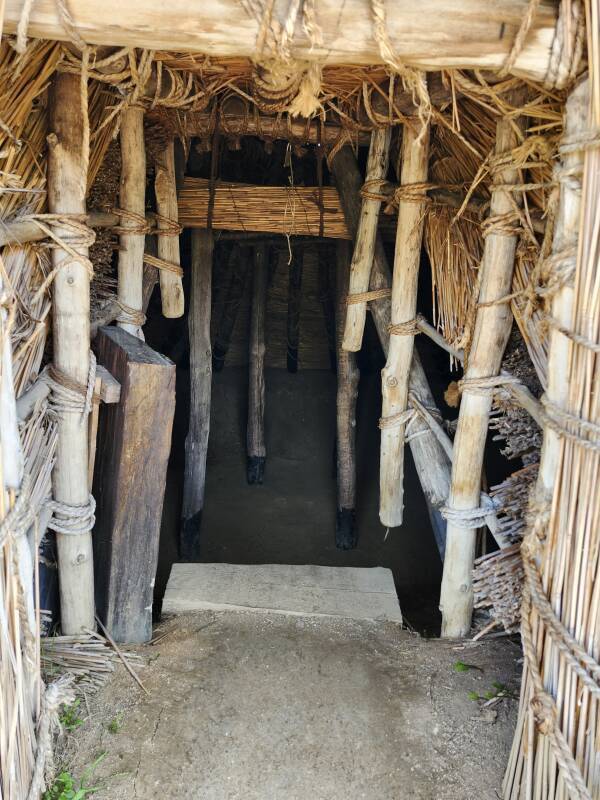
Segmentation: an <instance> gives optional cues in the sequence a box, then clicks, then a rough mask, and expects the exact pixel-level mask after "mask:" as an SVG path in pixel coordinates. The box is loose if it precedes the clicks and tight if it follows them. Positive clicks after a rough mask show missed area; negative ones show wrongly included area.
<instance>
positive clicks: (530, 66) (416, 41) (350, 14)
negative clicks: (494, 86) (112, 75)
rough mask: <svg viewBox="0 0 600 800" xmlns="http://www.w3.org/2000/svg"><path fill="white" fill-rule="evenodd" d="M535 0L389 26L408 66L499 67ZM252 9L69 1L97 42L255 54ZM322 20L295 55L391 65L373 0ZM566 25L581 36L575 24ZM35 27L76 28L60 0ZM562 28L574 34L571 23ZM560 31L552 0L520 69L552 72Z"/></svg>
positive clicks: (464, 1) (459, 5)
mask: <svg viewBox="0 0 600 800" xmlns="http://www.w3.org/2000/svg"><path fill="white" fill-rule="evenodd" d="M527 8H528V0H497V2H495V3H494V5H493V7H491V8H490V7H489V6H488V5H487V4H485V3H484V4H482V3H481V2H480V0H460V2H456V1H453V2H449V1H448V0H421V2H419V3H409V2H402V3H396V4H395V5H394V7H393V13H389V14H388V18H387V23H386V29H387V34H388V37H389V42H390V44H391V47H392V48H393V50H394V51H395V53H396V55H397V57H398V58H399V60H400V61H401V62H402V63H403V64H406V65H407V66H413V67H418V68H419V69H425V70H439V69H452V68H462V69H491V70H497V69H500V68H501V67H502V66H503V65H504V63H505V62H506V60H507V57H508V55H509V53H510V52H511V49H512V47H513V44H514V41H515V37H516V35H517V32H518V30H519V28H520V26H521V22H522V20H523V18H524V16H525V15H526V13H527ZM248 9H249V7H246V10H244V11H240V6H239V3H238V2H237V0H209V1H208V2H206V3H204V5H203V7H202V14H192V15H190V11H189V3H188V2H187V0H172V2H170V3H168V4H165V3H164V2H162V0H145V1H144V2H140V1H139V0H138V1H137V2H129V3H123V2H122V1H121V0H105V1H104V2H103V3H102V4H101V5H99V4H98V3H97V2H96V1H95V0H71V2H70V5H69V10H70V16H71V18H72V20H73V24H74V27H75V30H76V31H77V33H78V34H79V35H80V36H81V37H82V38H83V40H84V41H86V42H88V43H89V44H104V45H115V46H126V47H140V48H147V49H152V50H170V51H179V52H190V53H192V52H194V53H198V52H200V53H205V54H207V55H209V56H234V57H237V58H240V57H246V58H254V57H255V56H256V46H257V45H256V42H257V36H258V35H259V30H260V24H261V14H260V13H254V12H253V11H249V10H248ZM22 10H23V2H22V0H7V2H6V9H5V17H4V24H5V30H6V32H7V33H10V34H14V33H15V32H16V30H17V26H18V24H19V21H20V19H21V15H22ZM288 14H289V10H288V3H287V2H285V0H276V2H275V4H274V6H273V10H272V19H273V25H274V26H279V25H283V24H284V23H285V21H286V19H287V17H288ZM300 16H301V15H299V17H300ZM316 21H317V23H318V25H319V29H320V30H321V31H322V41H321V42H319V43H315V42H314V41H311V40H310V39H309V37H308V35H307V33H306V31H305V30H304V28H303V26H302V23H301V19H298V21H297V24H296V29H295V31H294V35H293V38H292V45H291V51H292V56H293V57H294V58H297V59H301V60H307V61H318V62H319V63H333V64H379V63H382V56H381V51H380V47H379V45H378V43H377V41H376V38H375V36H374V32H373V18H372V11H371V5H370V3H368V2H366V1H365V0H347V2H346V3H345V4H344V5H343V6H342V7H340V4H339V2H338V1H337V0H322V2H320V3H319V8H318V12H317V20H316ZM576 27H577V26H575V25H573V28H576ZM566 30H567V32H568V33H570V35H571V36H573V37H574V36H575V31H572V32H571V31H569V29H568V27H567V28H566ZM28 32H29V35H30V36H33V37H37V38H42V39H59V40H62V41H66V40H68V39H69V36H70V35H69V33H68V31H67V30H66V28H65V26H64V24H63V22H62V19H61V14H60V11H59V8H58V7H57V6H56V4H55V1H54V0H37V1H36V3H34V4H33V6H32V8H31V11H30V15H29V26H28ZM560 34H562V35H565V32H564V30H561V31H560ZM556 37H557V3H556V2H553V1H552V0H542V2H541V3H540V5H539V7H538V9H537V13H536V14H535V15H534V18H533V20H532V24H531V27H530V30H529V34H528V36H527V37H526V40H525V42H524V46H523V48H522V49H521V51H520V53H519V54H518V56H517V58H516V60H515V63H514V66H513V67H512V69H511V72H512V73H513V74H516V75H522V76H523V77H527V78H531V79H534V80H539V81H542V80H544V79H545V78H546V74H547V72H548V68H549V65H550V61H551V56H552V47H553V43H554V40H555V38H556ZM569 44H570V41H567V43H566V48H565V49H566V50H569V47H568V45H569ZM564 77H566V76H564Z"/></svg>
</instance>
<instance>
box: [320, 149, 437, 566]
mask: <svg viewBox="0 0 600 800" xmlns="http://www.w3.org/2000/svg"><path fill="white" fill-rule="evenodd" d="M331 167H332V170H333V175H334V178H335V183H336V186H337V189H338V191H339V193H340V202H341V203H342V207H343V209H344V216H345V218H346V224H347V225H348V230H349V231H350V233H351V234H352V236H356V231H357V230H358V220H359V216H360V189H361V186H362V178H361V175H360V171H359V169H358V164H357V163H356V157H355V156H354V153H353V152H352V149H351V148H350V147H342V149H341V150H340V151H339V152H338V153H337V154H336V156H335V158H334V159H333V163H332V165H331ZM390 285H391V277H390V270H389V266H388V262H387V258H386V255H385V250H384V247H383V242H382V241H381V236H380V235H379V234H377V237H376V240H375V254H374V258H373V267H372V270H371V282H370V284H369V290H370V291H378V292H379V291H383V292H385V291H386V290H389V287H390ZM370 308H371V313H372V315H373V322H374V323H375V327H376V328H377V334H378V336H379V341H380V342H381V346H382V348H383V352H384V353H385V354H386V355H387V352H388V345H389V340H390V335H389V332H388V327H389V324H390V316H391V314H390V310H391V303H390V299H389V297H382V298H381V299H379V300H374V301H372V302H371V303H370ZM409 394H414V395H415V397H416V398H417V399H418V400H419V402H420V403H421V404H422V405H423V406H425V407H426V408H429V409H435V402H434V399H433V395H432V394H431V389H430V388H429V384H428V382H427V377H426V375H425V371H424V370H423V367H422V365H421V361H420V359H419V355H418V353H417V351H416V350H414V351H413V358H412V363H411V368H410V384H409ZM436 411H437V409H436ZM414 430H415V433H417V432H420V435H419V436H416V437H415V438H413V439H411V442H410V449H411V452H412V456H413V459H414V461H415V467H416V469H417V473H418V475H419V480H420V482H421V487H422V489H423V494H424V495H425V500H426V502H427V507H428V510H429V516H430V519H431V524H432V526H433V529H434V533H435V537H436V541H437V542H438V546H439V547H440V551H441V550H442V549H443V543H444V540H445V535H446V523H445V520H444V519H443V518H442V516H441V514H440V512H439V510H438V509H439V507H440V506H441V505H443V503H445V502H446V499H447V497H448V491H449V488H450V461H449V459H448V456H447V454H446V452H445V451H444V448H443V447H442V445H441V444H440V443H439V441H438V440H437V439H436V437H435V436H434V434H433V433H431V431H430V430H429V429H428V427H427V425H426V424H425V423H424V422H422V421H421V420H419V419H417V420H416V421H415V423H414Z"/></svg>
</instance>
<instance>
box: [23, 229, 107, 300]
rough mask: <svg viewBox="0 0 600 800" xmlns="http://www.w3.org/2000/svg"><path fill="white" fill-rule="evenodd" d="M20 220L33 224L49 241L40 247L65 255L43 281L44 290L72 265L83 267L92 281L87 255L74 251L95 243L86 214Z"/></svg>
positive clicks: (91, 267) (91, 270) (92, 268)
mask: <svg viewBox="0 0 600 800" xmlns="http://www.w3.org/2000/svg"><path fill="white" fill-rule="evenodd" d="M21 219H22V221H31V222H33V223H34V224H35V225H37V227H38V228H40V230H41V231H43V233H45V234H46V236H47V237H48V238H49V239H50V240H51V241H50V242H46V243H45V244H44V245H42V246H45V247H46V248H48V249H50V250H64V252H65V253H66V254H67V255H66V256H65V257H64V258H63V259H62V260H61V261H60V262H59V263H58V264H55V266H54V269H53V270H52V272H51V274H50V275H49V276H48V277H47V278H46V279H45V281H44V289H45V288H47V286H48V284H49V282H51V281H52V280H53V279H54V277H55V275H56V274H57V272H58V271H59V270H61V269H63V268H64V267H68V266H70V265H71V264H73V263H78V264H81V265H82V266H84V267H85V268H86V270H87V272H88V276H89V279H90V280H92V278H93V277H94V265H93V264H92V262H91V261H90V259H89V257H88V256H87V255H84V254H83V253H79V252H77V250H76V249H75V248H77V247H81V248H84V249H87V248H89V247H91V246H92V245H93V244H94V242H95V241H96V234H95V232H94V231H93V230H92V229H91V228H90V227H89V226H88V225H87V224H86V219H87V215H86V214H31V215H29V216H27V217H22V218H21ZM56 228H58V229H59V230H60V233H58V232H57V231H56V230H55V229H56ZM38 246H40V245H38Z"/></svg>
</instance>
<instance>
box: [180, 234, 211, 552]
mask: <svg viewBox="0 0 600 800" xmlns="http://www.w3.org/2000/svg"><path fill="white" fill-rule="evenodd" d="M191 239H192V257H191V269H190V273H191V274H190V299H189V311H188V328H189V334H190V423H189V428H188V434H187V437H186V440H185V475H184V479H183V506H182V512H181V516H182V521H181V539H180V555H181V557H182V558H184V559H186V560H190V561H194V560H197V559H198V558H199V555H200V553H199V549H200V548H199V545H200V525H201V522H202V510H203V508H204V487H205V483H206V454H207V451H208V436H209V432H210V397H211V386H212V353H211V344H210V314H211V298H212V261H213V234H212V231H208V230H199V229H197V228H194V229H193V230H192V231H191Z"/></svg>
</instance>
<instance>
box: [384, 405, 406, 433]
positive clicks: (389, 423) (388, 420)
mask: <svg viewBox="0 0 600 800" xmlns="http://www.w3.org/2000/svg"><path fill="white" fill-rule="evenodd" d="M414 414H415V410H414V408H406V409H404V411H399V412H398V413H397V414H390V416H389V417H380V419H379V423H378V425H379V429H380V430H382V431H383V430H385V429H387V428H397V427H398V426H399V425H406V424H407V423H408V422H410V421H411V419H412V418H413V416H414Z"/></svg>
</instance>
